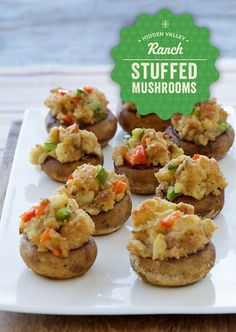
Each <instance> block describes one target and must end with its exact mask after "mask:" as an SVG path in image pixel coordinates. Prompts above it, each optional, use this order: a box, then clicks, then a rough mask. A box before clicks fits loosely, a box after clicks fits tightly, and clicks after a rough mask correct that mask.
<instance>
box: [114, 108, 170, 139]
mask: <svg viewBox="0 0 236 332" xmlns="http://www.w3.org/2000/svg"><path fill="white" fill-rule="evenodd" d="M118 121H119V124H120V126H121V127H122V128H123V129H124V131H126V132H127V133H129V134H131V133H132V130H133V129H135V128H140V127H143V128H153V129H155V130H156V131H165V129H166V128H167V127H168V126H169V125H170V120H162V119H161V118H159V116H158V115H156V114H155V113H150V114H147V115H140V114H139V113H138V112H137V109H136V106H135V105H134V104H133V103H128V102H122V104H121V105H120V106H119V109H118Z"/></svg>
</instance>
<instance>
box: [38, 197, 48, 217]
mask: <svg viewBox="0 0 236 332" xmlns="http://www.w3.org/2000/svg"><path fill="white" fill-rule="evenodd" d="M48 204H49V201H48V200H43V201H41V202H40V204H39V206H38V207H37V209H36V211H35V216H36V217H40V216H41V215H43V214H44V212H45V208H46V206H48Z"/></svg>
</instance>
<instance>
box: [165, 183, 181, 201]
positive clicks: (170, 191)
mask: <svg viewBox="0 0 236 332" xmlns="http://www.w3.org/2000/svg"><path fill="white" fill-rule="evenodd" d="M177 196H179V194H176V192H175V187H173V186H169V187H168V190H167V195H166V197H167V199H168V200H169V201H171V202H172V201H173V200H175V198H176V197H177Z"/></svg>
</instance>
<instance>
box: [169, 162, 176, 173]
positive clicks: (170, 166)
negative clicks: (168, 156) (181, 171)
mask: <svg viewBox="0 0 236 332" xmlns="http://www.w3.org/2000/svg"><path fill="white" fill-rule="evenodd" d="M167 168H168V171H173V172H174V171H176V170H177V168H178V165H174V164H168V166H167Z"/></svg>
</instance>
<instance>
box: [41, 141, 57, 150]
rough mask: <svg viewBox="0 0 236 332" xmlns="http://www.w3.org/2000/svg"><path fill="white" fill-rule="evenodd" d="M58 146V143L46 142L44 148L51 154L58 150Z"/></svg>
mask: <svg viewBox="0 0 236 332" xmlns="http://www.w3.org/2000/svg"><path fill="white" fill-rule="evenodd" d="M57 144H58V143H57V142H46V143H44V147H43V148H44V150H45V151H48V152H51V151H53V150H55V149H56V147H57Z"/></svg>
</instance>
